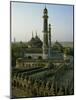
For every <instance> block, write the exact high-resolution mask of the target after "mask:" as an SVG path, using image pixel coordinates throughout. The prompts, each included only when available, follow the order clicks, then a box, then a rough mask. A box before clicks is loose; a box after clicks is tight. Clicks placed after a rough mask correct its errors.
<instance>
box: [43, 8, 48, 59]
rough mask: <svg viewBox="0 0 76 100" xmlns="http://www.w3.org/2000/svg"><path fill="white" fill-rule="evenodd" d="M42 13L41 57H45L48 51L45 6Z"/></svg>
mask: <svg viewBox="0 0 76 100" xmlns="http://www.w3.org/2000/svg"><path fill="white" fill-rule="evenodd" d="M43 14H44V15H43V59H46V58H47V55H46V54H47V53H48V10H47V9H46V7H45V9H44V12H43Z"/></svg>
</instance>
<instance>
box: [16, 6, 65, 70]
mask: <svg viewBox="0 0 76 100" xmlns="http://www.w3.org/2000/svg"><path fill="white" fill-rule="evenodd" d="M48 18H49V16H48V10H47V8H46V7H45V8H44V10H43V31H42V32H43V41H42V40H41V39H40V38H39V36H38V35H37V32H36V36H35V37H34V36H33V32H32V38H31V39H30V41H28V43H27V48H26V49H25V51H24V56H23V57H22V58H18V59H17V60H16V68H32V67H40V66H43V67H47V66H48V64H49V62H53V63H59V62H63V61H64V54H62V53H61V52H60V51H58V50H53V47H52V42H51V24H48ZM54 45H56V46H58V48H59V49H62V48H63V47H62V45H60V43H59V42H57V41H56V43H55V44H54Z"/></svg>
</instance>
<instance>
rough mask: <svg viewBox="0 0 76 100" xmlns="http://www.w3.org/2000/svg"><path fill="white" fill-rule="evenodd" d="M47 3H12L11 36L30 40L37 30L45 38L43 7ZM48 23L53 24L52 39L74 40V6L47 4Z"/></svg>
mask: <svg viewBox="0 0 76 100" xmlns="http://www.w3.org/2000/svg"><path fill="white" fill-rule="evenodd" d="M44 8H45V4H38V3H20V2H12V3H11V36H12V41H13V40H14V37H15V38H16V41H25V42H27V41H29V40H30V39H31V37H32V32H33V34H34V36H35V35H36V32H37V34H38V36H39V37H40V39H41V40H43V32H42V31H43V18H42V16H43V9H44ZM46 8H47V9H48V16H49V19H48V24H49V23H50V24H51V25H52V41H56V40H57V41H73V6H72V5H54V4H46Z"/></svg>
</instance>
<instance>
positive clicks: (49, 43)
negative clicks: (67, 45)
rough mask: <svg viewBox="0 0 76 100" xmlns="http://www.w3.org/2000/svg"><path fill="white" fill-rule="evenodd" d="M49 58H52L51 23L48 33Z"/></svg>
mask: <svg viewBox="0 0 76 100" xmlns="http://www.w3.org/2000/svg"><path fill="white" fill-rule="evenodd" d="M48 58H51V24H49V34H48Z"/></svg>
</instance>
